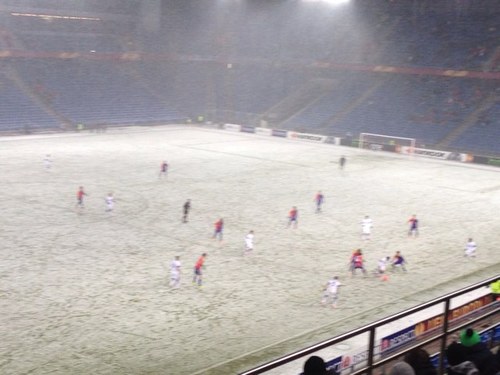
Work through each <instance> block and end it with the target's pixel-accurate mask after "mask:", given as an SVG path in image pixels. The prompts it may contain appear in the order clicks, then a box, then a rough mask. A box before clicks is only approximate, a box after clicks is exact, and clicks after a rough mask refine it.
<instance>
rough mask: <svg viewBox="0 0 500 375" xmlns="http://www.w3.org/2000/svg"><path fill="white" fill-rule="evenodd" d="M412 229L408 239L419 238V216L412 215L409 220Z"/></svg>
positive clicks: (409, 231)
mask: <svg viewBox="0 0 500 375" xmlns="http://www.w3.org/2000/svg"><path fill="white" fill-rule="evenodd" d="M408 224H409V225H410V228H409V229H408V237H411V236H413V237H418V219H417V215H412V216H411V217H410V219H409V220H408Z"/></svg>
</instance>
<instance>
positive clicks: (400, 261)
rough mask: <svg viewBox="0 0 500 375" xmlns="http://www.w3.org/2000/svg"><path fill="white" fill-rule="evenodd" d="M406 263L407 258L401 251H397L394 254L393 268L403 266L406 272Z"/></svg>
mask: <svg viewBox="0 0 500 375" xmlns="http://www.w3.org/2000/svg"><path fill="white" fill-rule="evenodd" d="M405 264H406V260H405V258H404V257H403V256H402V255H401V251H396V254H394V256H393V257H392V269H396V268H398V267H401V269H402V270H403V271H405V272H406V267H405Z"/></svg>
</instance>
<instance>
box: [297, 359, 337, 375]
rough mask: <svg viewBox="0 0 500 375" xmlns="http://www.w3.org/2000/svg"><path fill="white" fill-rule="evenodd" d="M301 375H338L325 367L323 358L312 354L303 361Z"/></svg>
mask: <svg viewBox="0 0 500 375" xmlns="http://www.w3.org/2000/svg"><path fill="white" fill-rule="evenodd" d="M303 375H338V374H337V373H336V372H335V371H333V370H329V371H328V370H327V369H326V363H325V361H324V360H323V358H321V357H318V356H316V355H313V356H311V357H309V358H308V359H307V361H306V362H305V363H304V373H303Z"/></svg>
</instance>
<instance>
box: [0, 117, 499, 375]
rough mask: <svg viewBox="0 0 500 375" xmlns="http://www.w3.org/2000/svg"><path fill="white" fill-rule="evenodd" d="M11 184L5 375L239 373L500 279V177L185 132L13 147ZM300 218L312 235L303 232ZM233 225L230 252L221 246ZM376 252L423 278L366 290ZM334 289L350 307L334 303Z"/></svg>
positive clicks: (0, 311) (461, 167) (4, 193)
mask: <svg viewBox="0 0 500 375" xmlns="http://www.w3.org/2000/svg"><path fill="white" fill-rule="evenodd" d="M47 154H50V159H51V160H52V165H51V167H50V168H46V167H45V165H44V163H43V159H44V158H45V157H46V155H47ZM341 155H346V157H347V164H346V167H345V169H344V170H341V169H340V168H339V166H338V164H337V161H338V159H339V157H340V156H341ZM163 160H166V161H167V162H168V163H169V165H170V169H169V173H168V176H167V177H166V178H159V175H158V174H159V170H160V163H161V162H162V161H163ZM0 176H1V178H0V190H1V194H0V202H1V208H2V214H1V217H0V236H1V237H0V238H1V248H0V249H1V250H0V251H1V263H0V327H1V340H0V373H2V374H49V373H50V374H174V375H176V374H179V375H183V374H186V375H187V374H234V373H236V372H238V371H242V370H245V369H248V368H251V367H253V366H255V365H257V364H259V363H261V362H265V361H267V360H271V359H273V358H275V357H277V356H280V355H283V354H287V353H289V352H291V351H294V350H297V349H300V348H302V347H304V346H307V345H309V344H313V343H316V342H318V341H321V340H323V339H326V338H329V337H332V336H334V335H336V334H340V333H343V332H346V331H348V330H349V329H352V328H355V327H359V326H361V325H364V324H366V323H369V322H371V321H374V320H376V319H378V318H382V317H384V316H387V315H389V314H391V313H395V312H398V311H401V310H403V309H405V308H408V307H411V306H415V305H417V304H419V303H422V302H424V301H428V300H429V299H431V298H434V297H437V296H441V295H443V294H446V293H448V292H451V291H454V290H457V289H458V288H460V287H462V286H465V285H470V284H472V283H474V282H477V281H482V280H484V279H486V278H487V277H491V276H494V275H496V274H499V270H500V255H499V254H500V252H499V250H498V244H499V243H500V224H499V217H500V216H499V207H500V169H494V168H489V167H480V166H476V165H468V164H461V163H457V162H443V161H435V160H431V159H424V158H412V157H407V156H398V155H393V154H386V153H376V152H372V151H365V150H358V149H351V148H343V147H339V146H333V145H327V144H314V143H308V142H300V141H289V140H286V139H280V138H276V137H264V136H257V135H253V134H244V133H232V132H225V131H221V130H215V129H199V128H190V127H178V126H171V127H156V128H126V129H111V130H109V131H108V132H107V133H103V134H96V133H81V134H56V135H33V136H19V137H3V138H1V139H0ZM79 186H83V187H84V188H85V190H86V192H87V193H88V196H85V208H84V209H81V210H80V209H78V208H77V207H76V191H77V189H78V187H79ZM318 190H321V191H322V192H323V193H324V195H325V203H324V206H323V212H321V213H315V206H314V202H313V198H314V196H315V194H316V192H317V191H318ZM109 192H112V193H113V194H114V197H115V199H116V204H115V209H114V211H113V212H111V213H110V212H106V211H105V209H106V205H105V201H104V199H105V197H106V195H107V194H108V193H109ZM186 199H191V202H192V210H191V212H190V217H189V222H188V223H182V221H181V218H182V205H183V204H184V202H185V201H186ZM292 206H297V208H298V210H299V223H298V228H297V229H293V228H287V227H286V226H287V225H286V224H287V214H288V211H289V210H290V209H291V207H292ZM412 214H416V215H417V217H418V218H419V220H420V237H419V238H416V239H412V238H408V237H407V220H408V218H409V217H410V216H411V215H412ZM365 215H370V217H371V218H372V219H373V223H374V226H373V232H372V239H371V240H370V241H364V242H363V241H362V240H361V238H360V233H361V226H360V221H361V220H362V219H363V217H364V216H365ZM219 218H224V221H225V228H224V240H223V241H222V242H219V241H216V240H213V239H212V238H211V235H212V231H213V223H214V222H215V221H216V220H217V219H219ZM249 230H254V231H255V241H254V243H255V248H254V251H253V254H251V255H244V254H243V250H244V236H245V235H246V234H247V233H248V231H249ZM469 237H472V238H473V239H474V240H475V241H476V243H477V245H478V248H477V257H476V258H475V259H468V258H465V257H464V246H465V243H466V241H467V239H468V238H469ZM359 247H360V248H362V249H363V252H364V255H365V260H366V267H367V269H368V270H369V271H370V273H371V271H372V270H373V269H375V268H376V263H377V260H378V259H379V258H382V257H383V256H387V255H393V254H394V253H395V252H396V251H397V250H399V251H401V252H402V253H403V255H404V256H405V257H406V259H407V261H408V265H407V268H408V272H406V273H404V272H394V273H389V280H388V281H387V282H383V281H381V280H379V279H378V278H376V277H374V276H372V275H371V274H370V275H369V276H367V277H363V276H362V275H361V274H358V275H355V276H354V277H349V275H348V272H347V269H348V260H349V257H350V255H351V253H352V251H353V250H354V249H355V248H359ZM203 252H206V253H208V257H207V260H206V263H205V264H206V269H205V270H204V275H203V277H204V280H203V281H204V285H203V287H202V288H198V287H197V286H194V285H192V283H191V277H192V269H193V265H194V263H195V262H196V260H197V258H198V257H199V256H200V254H202V253H203ZM175 255H180V260H181V262H182V278H181V286H180V288H178V289H172V288H170V287H169V277H170V273H169V264H170V262H171V261H172V260H173V258H174V256H175ZM334 275H337V276H339V278H340V281H341V282H342V283H343V284H344V285H343V286H342V287H341V293H340V298H339V302H338V308H337V309H331V308H327V307H323V306H321V304H320V300H321V296H322V286H323V285H324V284H325V283H326V282H327V281H328V279H329V278H330V277H331V276H334Z"/></svg>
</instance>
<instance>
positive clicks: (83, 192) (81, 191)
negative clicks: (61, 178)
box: [76, 186, 87, 208]
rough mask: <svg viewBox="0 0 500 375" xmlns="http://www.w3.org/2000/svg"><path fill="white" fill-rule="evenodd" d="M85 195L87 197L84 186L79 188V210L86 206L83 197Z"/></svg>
mask: <svg viewBox="0 0 500 375" xmlns="http://www.w3.org/2000/svg"><path fill="white" fill-rule="evenodd" d="M84 195H87V193H86V192H85V190H83V186H80V187H79V188H78V191H77V192H76V205H77V207H79V208H84V205H83V196H84Z"/></svg>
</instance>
